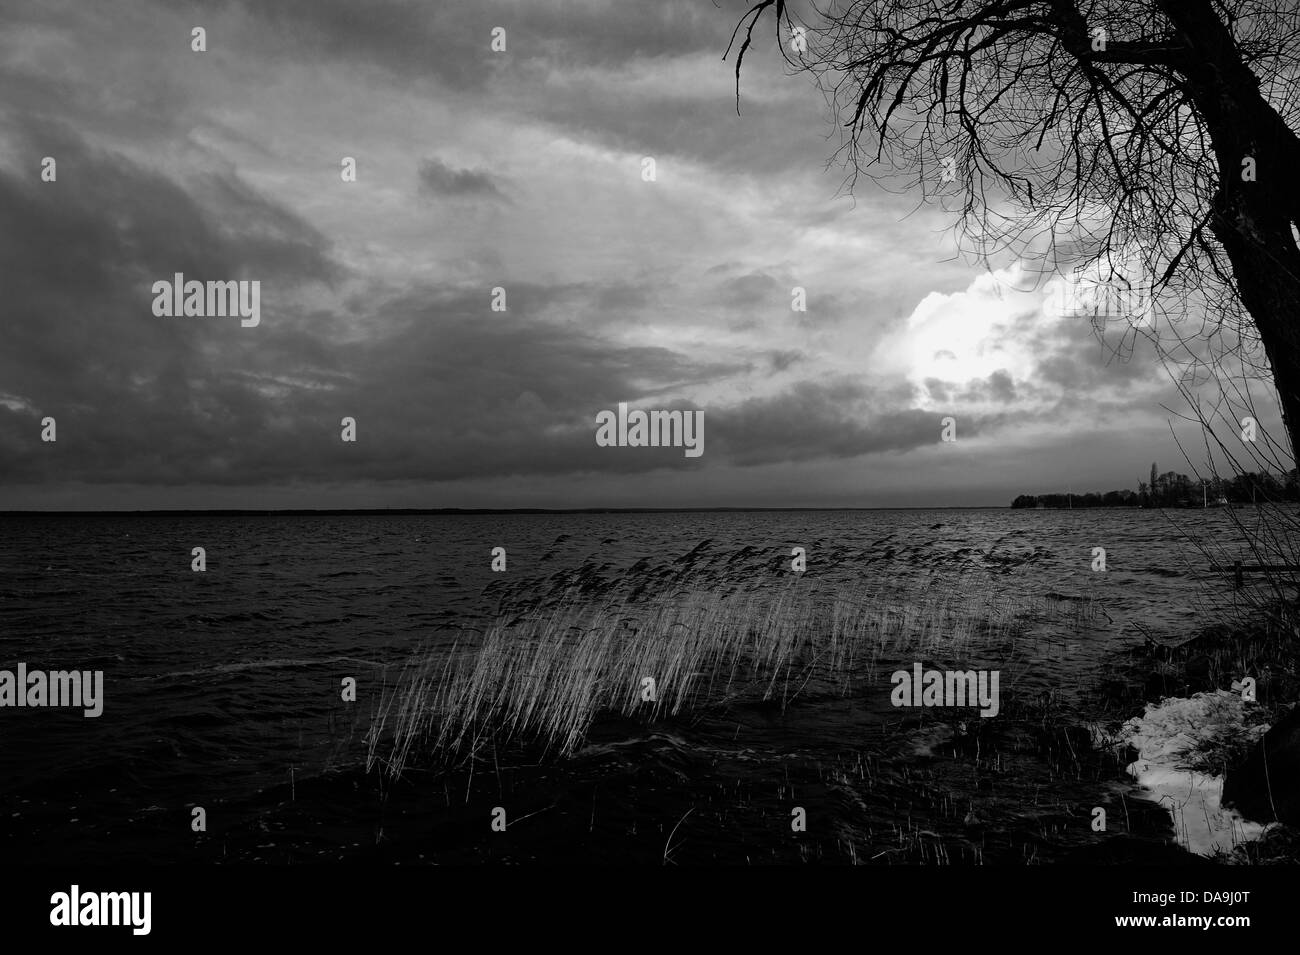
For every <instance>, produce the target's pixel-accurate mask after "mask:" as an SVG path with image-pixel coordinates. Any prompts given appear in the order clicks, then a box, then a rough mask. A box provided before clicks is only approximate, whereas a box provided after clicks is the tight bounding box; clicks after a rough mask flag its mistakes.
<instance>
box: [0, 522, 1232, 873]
mask: <svg viewBox="0 0 1300 955" xmlns="http://www.w3.org/2000/svg"><path fill="white" fill-rule="evenodd" d="M1173 522H1177V523H1178V524H1179V525H1181V529H1180V527H1178V526H1175V523H1173ZM0 527H2V533H0V669H12V668H13V667H15V666H16V664H17V663H18V662H20V661H22V662H25V663H27V664H28V667H29V668H31V669H35V668H40V669H64V668H76V669H81V670H94V669H102V670H103V671H104V673H105V703H104V715H103V716H102V717H100V718H98V719H85V718H83V717H82V716H81V714H80V711H79V710H76V711H57V710H48V709H47V710H33V709H3V710H0V817H3V822H0V838H2V839H3V843H0V844H3V845H4V847H5V851H6V852H8V853H11V854H13V856H14V857H17V858H29V857H30V858H38V857H39V858H46V859H49V858H68V859H84V858H86V854H87V853H90V854H91V856H94V855H96V854H99V855H102V856H103V857H112V858H125V859H137V858H141V859H183V858H213V859H220V858H231V857H232V856H233V857H236V858H259V859H266V860H268V861H283V860H286V859H310V858H331V859H332V858H336V857H339V856H343V857H347V856H349V855H350V854H351V855H355V854H374V853H379V854H380V855H381V856H391V857H394V858H408V857H409V858H410V859H412V860H421V859H423V860H426V861H428V860H433V859H438V860H440V861H463V860H468V859H483V858H522V859H533V858H540V859H553V860H557V861H560V860H564V861H575V860H587V859H628V860H635V859H645V860H647V861H650V860H653V858H654V857H655V856H662V855H664V854H665V845H666V842H665V836H666V835H668V834H670V830H673V829H674V823H677V826H676V829H675V831H674V832H672V833H671V835H672V839H673V842H672V845H671V846H669V849H671V851H670V852H668V853H667V854H669V855H670V857H671V859H672V861H709V860H721V861H737V862H742V863H743V862H745V861H754V862H757V861H769V860H772V859H779V860H782V861H790V860H791V859H794V860H795V861H797V860H798V859H800V858H803V859H807V860H810V861H811V860H815V859H826V860H828V861H829V860H834V861H853V860H856V861H875V862H877V863H879V862H885V861H908V862H915V861H940V862H942V861H954V862H956V861H978V860H984V861H1022V860H1027V861H1036V858H1038V859H1050V858H1056V857H1061V856H1062V855H1063V854H1068V852H1069V851H1071V850H1078V849H1080V848H1086V847H1087V845H1088V844H1089V837H1088V836H1087V835H1086V833H1087V831H1088V830H1087V826H1086V820H1087V811H1088V808H1089V807H1090V806H1091V805H1093V804H1095V803H1097V802H1098V801H1099V800H1103V799H1105V800H1110V799H1111V798H1112V797H1114V796H1116V794H1122V790H1123V786H1124V784H1123V783H1122V781H1119V777H1118V776H1115V777H1113V778H1112V777H1111V776H1109V775H1106V770H1105V767H1104V766H1101V765H1100V764H1098V765H1093V764H1092V763H1091V762H1089V761H1088V760H1086V759H1083V758H1082V757H1079V756H1078V754H1077V753H1074V752H1073V750H1074V748H1075V747H1076V745H1077V746H1082V747H1084V748H1086V740H1085V739H1083V738H1077V739H1076V738H1075V737H1071V736H1069V734H1066V735H1065V736H1062V735H1061V734H1060V733H1059V732H1057V731H1056V730H1052V731H1051V732H1048V731H1047V730H1044V729H1043V727H1044V726H1045V725H1046V722H1045V717H1044V714H1045V712H1046V710H1045V708H1047V707H1049V706H1050V707H1052V708H1054V709H1053V712H1054V713H1060V712H1062V711H1063V712H1065V713H1066V714H1067V715H1068V716H1069V717H1070V718H1071V719H1072V720H1073V721H1074V722H1076V723H1083V722H1087V721H1090V720H1094V719H1097V718H1098V712H1099V710H1098V709H1097V708H1098V707H1099V706H1100V704H1099V703H1097V702H1096V700H1095V699H1094V697H1093V695H1092V690H1093V689H1094V688H1095V687H1096V686H1097V685H1098V684H1099V683H1101V682H1103V681H1104V680H1105V679H1106V678H1107V676H1108V674H1109V673H1110V672H1111V671H1112V670H1113V668H1114V666H1115V661H1116V660H1117V659H1118V658H1119V656H1120V655H1121V654H1122V653H1123V652H1124V651H1125V650H1126V649H1128V648H1131V647H1132V646H1134V645H1135V644H1139V643H1141V640H1142V638H1141V636H1140V635H1139V634H1138V632H1137V631H1136V629H1134V627H1132V626H1131V623H1132V622H1134V621H1136V622H1138V623H1140V624H1142V625H1143V626H1145V627H1147V628H1149V629H1150V631H1151V632H1153V633H1154V634H1156V635H1157V636H1158V637H1162V638H1164V639H1169V640H1177V639H1180V638H1182V637H1185V636H1190V635H1191V633H1192V632H1193V630H1194V629H1195V628H1196V627H1197V626H1199V625H1200V624H1201V623H1203V622H1204V620H1205V614H1206V612H1207V611H1206V608H1205V607H1203V606H1202V605H1201V598H1202V597H1203V596H1204V595H1206V594H1210V595H1216V594H1222V593H1223V592H1224V590H1225V588H1224V586H1223V582H1222V579H1221V578H1217V579H1216V578H1215V577H1213V576H1212V575H1211V574H1210V572H1209V569H1208V567H1207V566H1206V559H1205V558H1204V557H1203V556H1202V554H1201V553H1199V552H1198V551H1197V549H1196V548H1195V547H1193V546H1192V545H1190V544H1189V543H1188V542H1187V540H1186V539H1185V538H1184V537H1183V536H1182V531H1183V530H1190V531H1192V532H1194V533H1195V534H1198V535H1202V536H1204V537H1205V538H1206V539H1209V540H1212V541H1214V542H1215V543H1216V545H1218V546H1226V547H1228V548H1229V550H1231V548H1232V547H1233V546H1234V544H1233V542H1234V537H1235V534H1234V531H1233V528H1232V524H1231V521H1230V519H1229V516H1228V515H1227V514H1225V513H1223V512H1216V511H1206V512H1193V511H1186V512H1178V513H1176V514H1174V515H1172V521H1171V518H1170V517H1167V516H1165V515H1162V514H1159V513H1154V512H1149V511H1136V510H1122V511H1121V510H1115V511H1109V510H1107V511H1102V510H1090V511H1010V510H940V511H817V512H756V513H755V512H723V513H717V512H708V513H648V514H612V515H611V514H564V515H555V514H534V515H452V516H410V515H403V516H383V515H373V516H253V517H230V516H203V515H195V516H162V515H158V516H134V515H121V516H112V515H102V516H95V517H85V516H76V517H72V516H68V517H57V516H36V515H30V516H18V515H12V514H11V515H6V516H4V517H3V518H0ZM196 546H202V547H204V548H205V549H206V552H207V571H206V572H205V573H194V572H192V571H191V569H190V561H191V556H190V554H191V548H193V547H196ZM496 546H502V547H505V548H506V549H507V552H508V570H507V572H506V573H505V574H494V573H492V571H491V569H490V560H491V558H490V551H491V549H492V548H493V547H496ZM794 546H800V547H804V548H806V549H807V554H808V570H807V572H806V574H805V575H804V576H803V577H802V578H800V579H799V580H798V581H797V582H795V583H792V577H793V575H792V574H791V572H790V566H789V561H790V550H791V548H792V547H794ZM1095 547H1104V548H1105V550H1106V562H1107V570H1106V572H1105V573H1096V572H1093V570H1092V563H1093V557H1094V554H1093V548H1095ZM791 586H798V587H802V588H805V590H806V592H807V593H809V594H811V595H816V594H817V593H832V592H835V591H836V590H838V589H847V588H855V589H857V590H861V591H863V592H866V593H868V594H870V593H873V592H878V593H880V594H882V595H883V594H886V593H889V594H894V595H897V594H899V593H903V594H906V593H911V594H915V595H924V594H936V593H953V594H958V595H960V596H961V599H963V600H973V601H975V602H976V603H978V600H979V599H980V598H986V597H988V596H997V597H1005V598H1009V599H1016V600H1020V599H1023V600H1025V601H1029V602H1033V601H1038V603H1037V604H1035V605H1034V606H1035V607H1037V608H1038V609H1035V610H1032V611H1027V612H1026V613H1025V614H1024V617H1023V619H1022V620H1020V621H1019V622H1018V624H1017V628H1016V633H1015V636H1014V641H1013V642H1012V643H1011V644H1008V643H1007V642H1006V641H1005V640H1003V641H1002V642H1001V643H999V644H997V645H992V644H991V645H989V646H986V647H982V648H981V647H974V648H970V649H969V652H968V653H966V654H965V657H964V659H961V660H957V659H954V660H952V661H946V660H942V659H927V660H925V661H923V662H925V664H926V665H927V666H938V667H947V666H951V667H952V668H957V667H958V666H959V665H960V666H978V665H983V666H990V667H994V668H1000V669H1001V670H1002V673H1003V677H1002V693H1003V696H1004V699H1007V700H1008V703H1004V711H1003V714H1002V716H1000V717H999V719H998V720H997V721H993V722H997V723H999V726H998V727H997V728H996V729H994V728H991V727H988V726H980V727H978V728H976V729H973V730H970V731H969V732H967V731H964V730H959V729H955V728H954V726H953V725H952V721H951V720H945V719H943V718H940V717H939V716H937V715H934V716H932V715H930V714H928V713H926V712H923V711H907V712H904V711H899V710H894V709H892V708H891V707H890V705H889V698H888V694H889V686H888V684H887V683H884V684H882V685H880V686H878V687H874V688H873V687H865V688H863V687H859V688H857V689H856V690H854V692H852V693H851V694H850V695H848V696H842V695H837V694H836V693H833V692H830V691H829V690H828V689H826V688H818V687H815V686H814V687H812V688H810V690H809V692H808V693H807V694H806V695H804V696H802V697H801V698H800V700H799V701H798V702H797V703H796V704H794V705H792V706H791V707H789V708H786V709H784V710H783V709H781V708H780V707H773V706H771V705H764V704H762V703H761V701H739V702H737V703H736V704H734V705H730V706H727V707H724V708H720V709H716V710H714V709H711V710H706V711H703V712H701V713H698V714H693V715H692V717H691V718H690V719H682V720H677V721H664V722H661V723H658V724H655V725H652V726H645V725H641V724H638V723H635V722H634V721H630V720H615V719H611V720H608V721H602V722H601V723H600V724H599V725H597V726H595V727H593V731H592V738H591V741H590V743H589V745H588V746H587V747H586V749H584V750H583V751H582V752H581V753H579V755H578V757H577V758H575V759H574V760H572V761H568V762H566V763H564V764H554V763H547V762H544V761H543V762H540V763H539V762H537V761H535V760H534V761H532V762H529V758H528V756H527V754H526V753H523V752H516V753H503V754H502V757H501V759H498V761H497V764H496V766H495V767H489V769H486V770H485V769H483V768H479V769H478V770H477V775H476V776H475V775H473V774H463V773H462V774H461V775H457V776H454V777H453V776H452V775H451V774H447V775H446V777H445V778H440V777H438V776H437V775H436V774H433V773H428V774H426V775H423V776H422V775H421V774H420V771H419V770H418V769H417V770H416V772H415V774H414V777H415V778H414V779H412V780H411V781H409V782H404V783H394V784H387V783H383V782H382V781H380V780H377V779H376V778H375V774H370V775H365V774H364V773H361V772H359V767H360V766H361V765H362V763H363V761H364V757H365V746H364V743H363V737H364V736H365V734H366V731H367V729H368V727H369V723H370V719H371V716H372V713H373V712H374V709H375V707H376V706H377V705H378V703H379V701H380V699H381V696H382V693H383V689H384V687H385V686H391V685H392V684H393V682H394V681H395V680H396V679H397V678H398V675H399V671H400V666H401V664H403V663H404V662H405V661H406V660H407V659H408V658H409V657H410V655H411V654H412V653H413V652H414V651H416V650H417V649H419V648H421V647H439V646H442V647H446V646H450V645H451V643H452V642H453V641H455V640H458V639H459V640H461V641H462V642H463V641H464V640H465V639H466V630H465V628H467V627H469V628H473V627H475V626H480V625H481V624H482V623H483V621H484V620H486V619H489V618H491V617H493V616H494V615H495V614H497V613H498V612H499V611H503V610H504V611H506V612H513V611H515V610H518V609H519V608H521V607H528V606H532V607H536V606H537V605H539V604H541V605H544V604H545V602H546V601H547V600H548V599H552V598H553V597H554V596H555V595H556V594H561V593H563V594H566V595H567V596H568V598H569V599H573V598H574V596H575V595H577V596H582V595H589V596H590V598H591V599H592V600H593V601H595V600H600V599H607V598H608V596H609V595H610V594H615V593H616V594H618V595H619V596H620V599H623V598H626V599H629V600H631V601H632V602H633V603H635V602H636V601H637V600H644V599H651V598H656V597H661V598H670V597H671V596H672V595H673V594H684V593H688V592H694V593H700V592H712V591H725V592H740V593H753V594H758V595H762V594H764V593H766V592H768V591H772V590H775V589H778V588H786V587H791ZM882 599H883V597H882ZM1043 600H1046V601H1047V602H1048V603H1049V604H1050V605H1051V606H1052V607H1054V608H1055V609H1054V610H1051V611H1050V612H1042V609H1041V604H1042V601H1043ZM1071 607H1078V608H1088V607H1091V608H1094V612H1092V613H1090V614H1086V613H1085V614H1071V613H1070V612H1068V611H1069V609H1070V608H1071ZM468 632H469V633H471V634H472V633H473V632H474V631H473V630H470V631H468ZM908 662H909V661H907V660H904V659H900V660H899V661H898V663H899V665H907V664H908ZM348 676H352V677H355V678H356V679H357V681H358V702H357V703H355V704H349V703H345V702H343V701H342V700H341V699H340V692H339V688H340V681H341V680H342V679H343V678H344V677H348ZM1066 753H1070V754H1071V755H1069V756H1067V755H1065V754H1066ZM502 760H504V761H505V764H504V765H503V763H502ZM404 787H405V788H404ZM420 787H424V788H420ZM453 789H454V790H455V791H454V792H453ZM430 791H436V792H437V794H438V797H437V800H436V802H437V805H436V806H434V805H432V804H431V802H430V800H429V799H428V798H427V793H428V792H430ZM602 792H603V793H604V794H605V795H604V800H605V801H604V802H602ZM505 799H511V800H513V803H512V804H511V806H512V808H511V812H512V813H514V814H515V815H516V816H528V815H531V814H532V813H534V812H535V813H536V815H535V816H534V817H533V818H531V819H529V820H526V821H521V823H520V824H519V825H518V828H517V829H512V831H511V832H510V834H509V835H508V836H507V835H501V836H498V837H496V841H495V842H493V841H492V840H493V836H492V835H490V834H489V832H490V831H489V829H488V826H487V818H488V816H487V814H488V812H489V810H490V808H491V807H492V806H493V805H495V804H496V802H498V801H501V800H505ZM793 800H801V801H802V802H800V803H799V804H800V805H805V806H806V808H807V811H808V814H809V820H810V821H809V832H808V837H809V838H807V839H806V840H805V841H803V842H802V843H801V844H799V845H796V844H795V843H794V842H792V839H791V834H790V826H789V817H790V806H791V805H794V804H795V803H794V802H793ZM534 803H536V804H537V805H536V808H529V807H532V806H533V804H534ZM588 803H590V804H591V805H590V807H589V808H590V813H588V811H587V809H588ZM1107 804H1109V803H1107ZM195 805H199V806H203V807H204V808H205V809H206V811H207V813H208V816H209V833H208V835H206V836H204V835H196V834H194V833H193V832H191V830H190V825H189V821H190V809H191V807H193V806H195ZM1122 805H1123V807H1124V809H1125V811H1128V810H1129V809H1130V808H1131V807H1130V804H1129V803H1128V802H1127V801H1123V802H1122ZM1134 811H1135V812H1136V811H1137V810H1134ZM1130 822H1132V820H1131V819H1130ZM925 833H928V835H926V834H925Z"/></svg>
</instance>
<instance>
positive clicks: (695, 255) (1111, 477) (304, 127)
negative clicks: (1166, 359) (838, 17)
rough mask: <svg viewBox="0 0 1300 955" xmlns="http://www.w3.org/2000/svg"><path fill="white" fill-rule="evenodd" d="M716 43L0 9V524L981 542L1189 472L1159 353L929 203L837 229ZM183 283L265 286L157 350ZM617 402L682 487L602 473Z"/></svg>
mask: <svg viewBox="0 0 1300 955" xmlns="http://www.w3.org/2000/svg"><path fill="white" fill-rule="evenodd" d="M744 9H745V5H744V4H737V3H731V2H729V0H717V3H716V4H715V3H713V2H710V0H656V2H654V3H643V2H633V0H608V2H606V0H525V2H503V0H485V2H479V3H455V4H450V3H448V4H443V3H430V2H404V0H368V2H365V3H361V2H348V0H278V2H275V3H256V4H254V3H243V2H235V0H231V2H204V3H201V4H200V3H195V4H190V3H185V2H172V0H168V2H162V0H115V2H114V3H112V4H101V3H95V4H89V3H85V2H64V0H34V2H29V0H6V3H5V8H4V14H3V18H4V21H5V23H4V29H3V30H0V223H3V225H2V226H0V296H2V297H0V328H2V329H3V339H2V343H0V509H5V508H9V509H12V508H17V509H98V508H104V509H142V508H294V507H300V508H334V507H339V508H344V507H346V508H352V507H358V508H360V507H429V508H436V507H465V508H474V507H556V508H569V507H711V506H730V507H743V506H751V507H823V506H825V507H834V506H851V507H891V506H968V505H969V506H980V505H1005V504H1008V503H1010V501H1011V499H1012V498H1013V497H1015V496H1016V495H1018V494H1020V493H1048V492H1056V491H1065V490H1074V491H1084V490H1108V489H1111V488H1122V487H1128V488H1132V489H1136V487H1137V482H1138V480H1139V479H1140V478H1143V477H1144V476H1145V475H1146V473H1147V472H1148V470H1149V468H1150V463H1151V461H1152V459H1153V458H1154V459H1156V460H1158V462H1159V464H1160V470H1162V471H1164V470H1168V469H1174V470H1180V471H1185V470H1189V468H1188V466H1187V464H1186V462H1184V461H1183V460H1182V459H1181V453H1180V452H1179V450H1178V447H1177V445H1176V444H1175V442H1174V438H1173V435H1172V434H1171V422H1172V423H1173V425H1174V430H1175V433H1178V434H1180V435H1182V436H1183V437H1184V439H1186V438H1187V437H1188V436H1191V435H1193V432H1191V431H1188V430H1187V426H1186V425H1185V424H1182V425H1180V424H1179V422H1178V421H1177V418H1176V415H1174V414H1172V413H1171V409H1172V410H1173V411H1179V410H1183V411H1185V410H1186V409H1185V403H1184V402H1183V401H1182V399H1181V398H1180V397H1179V395H1178V393H1177V390H1176V389H1175V388H1174V386H1173V384H1172V382H1171V380H1170V377H1169V374H1168V372H1167V371H1166V369H1165V368H1163V367H1162V366H1161V365H1160V363H1159V362H1158V361H1156V360H1155V356H1154V355H1153V354H1152V352H1151V350H1150V349H1149V348H1147V347H1144V346H1142V345H1141V344H1140V345H1139V347H1138V348H1137V349H1136V350H1135V351H1134V352H1133V353H1132V354H1131V356H1125V357H1124V358H1121V357H1117V356H1116V354H1115V352H1116V347H1115V346H1116V345H1117V342H1116V341H1114V340H1099V339H1098V337H1097V334H1096V332H1095V331H1094V329H1093V326H1092V323H1091V322H1090V321H1089V320H1088V318H1087V317H1086V316H1083V317H1081V316H1080V315H1079V314H1078V313H1077V311H1073V312H1072V311H1071V310H1069V309H1061V308H1060V307H1058V306H1057V305H1056V304H1054V303H1055V302H1059V300H1060V299H1059V296H1053V295H1052V294H1051V293H1052V292H1053V290H1054V289H1057V288H1059V285H1053V284H1052V283H1053V282H1059V280H1055V279H1053V280H1050V281H1047V280H1045V278H1044V277H1043V276H1040V275H1038V274H1037V273H1036V272H1035V270H1034V269H1033V268H1032V267H1031V266H1030V265H1029V264H1027V263H1025V262H1021V261H1018V260H1017V259H1015V258H1013V257H1009V258H1007V259H1006V260H1005V261H1002V262H995V263H991V266H992V267H990V265H987V264H984V263H978V262H974V261H971V260H970V259H969V258H967V257H965V256H963V255H961V254H960V251H959V249H958V247H957V242H956V239H955V237H954V234H953V230H952V226H953V221H952V218H951V216H950V214H949V213H948V212H946V211H945V210H944V209H942V208H938V207H933V206H928V205H924V204H921V203H919V201H918V200H919V196H917V195H915V194H909V193H908V192H907V191H906V190H903V191H898V190H892V191H891V190H887V189H884V188H881V187H879V186H877V185H875V184H873V183H872V182H870V181H867V180H859V182H858V184H857V186H856V187H855V189H854V190H853V191H852V193H849V192H848V191H847V190H846V189H845V188H844V183H845V175H846V170H845V169H844V168H843V166H841V165H837V164H836V163H835V161H834V159H833V157H834V154H835V150H836V147H837V145H838V138H837V137H838V133H837V127H836V125H835V121H834V117H832V116H831V115H830V113H829V112H828V109H827V105H826V102H825V98H824V97H823V95H822V93H821V92H820V91H819V90H818V89H817V87H816V85H815V83H814V81H813V79H812V78H811V77H809V76H807V75H801V74H792V73H791V72H790V71H789V70H788V69H787V68H786V67H785V65H784V64H783V62H782V60H781V58H780V56H779V54H778V51H777V50H776V49H775V40H774V38H773V37H772V36H771V35H770V33H769V34H766V35H765V36H764V37H762V38H760V39H759V40H758V41H756V43H755V46H754V49H753V51H752V53H751V54H750V56H749V57H748V58H747V60H746V67H745V72H744V75H743V82H742V88H741V94H742V95H741V102H740V107H741V108H740V111H739V114H738V113H737V108H736V105H737V104H736V90H735V76H734V73H733V70H734V54H733V58H731V59H727V60H724V59H723V54H724V52H725V50H726V48H727V44H728V40H729V38H730V35H731V32H732V29H733V28H734V26H735V25H736V23H737V21H738V19H739V17H740V15H741V14H743V12H744ZM196 27H201V28H202V29H203V30H204V31H205V35H204V40H205V46H206V49H204V50H202V51H198V50H195V49H193V32H192V31H193V30H194V29H195V28H196ZM496 28H500V29H501V30H503V31H504V35H503V37H504V47H505V49H504V50H500V49H497V50H494V49H493V39H494V30H495V29H496ZM497 45H498V46H500V45H501V35H500V34H498V38H497ZM47 157H49V158H52V159H54V160H55V167H54V168H55V174H54V178H53V181H47V179H46V178H45V177H43V171H44V170H45V169H46V165H47V164H46V163H45V160H46V158H47ZM345 157H350V158H351V159H353V160H355V171H356V175H355V181H347V179H346V177H345V175H344V172H343V168H344V160H345ZM647 159H652V160H653V178H652V179H648V178H647V173H646V170H647V163H646V160H647ZM176 273H181V274H183V276H184V277H185V279H186V280H198V281H201V282H206V281H229V280H236V281H244V282H252V281H256V282H258V287H259V289H260V316H259V322H258V324H256V325H255V326H249V327H246V326H245V324H244V323H242V322H241V321H240V319H239V318H238V317H232V316H228V315H227V316H219V315H181V316H175V315H158V314H155V312H156V309H155V307H154V300H155V294H154V291H153V288H154V283H156V282H158V281H171V280H172V279H173V276H174V275H175V274H176ZM1048 278H1050V277H1048ZM796 288H797V289H802V290H803V296H804V298H805V300H806V310H803V311H800V310H797V309H795V308H794V307H792V305H793V303H794V302H795V297H796V293H795V291H794V290H795V289H796ZM496 289H501V290H504V310H501V309H494V308H493V304H494V299H495V300H496V301H497V304H498V305H500V304H502V303H501V301H500V299H501V298H502V296H500V295H498V294H497V293H494V290H496ZM620 403H627V404H628V405H629V406H630V407H632V408H640V409H646V410H649V409H664V410H670V409H676V410H681V411H699V412H702V414H703V421H704V431H703V435H704V444H703V449H704V450H703V453H702V454H700V455H699V456H698V457H694V456H688V455H686V454H684V453H683V452H682V449H681V448H648V447H603V446H600V445H598V443H597V441H596V433H597V427H596V420H597V416H598V415H599V414H600V413H601V412H602V411H605V410H616V409H617V408H618V406H619V404H620ZM345 417H347V418H351V419H352V420H353V421H354V422H355V430H354V436H355V440H353V441H345V440H343V430H344V429H343V427H342V424H343V419H344V418H345ZM946 417H951V418H953V419H954V421H955V435H956V440H955V441H943V440H941V435H942V432H943V430H944V426H943V419H944V418H946ZM47 418H53V419H54V422H55V434H54V437H55V440H53V441H49V440H42V435H43V433H45V431H46V429H45V425H44V424H43V422H44V421H45V419H47ZM1192 443H1194V441H1193V442H1192Z"/></svg>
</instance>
